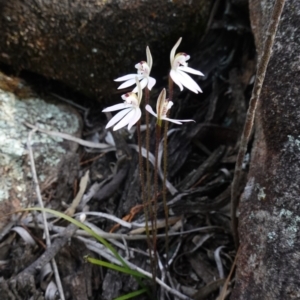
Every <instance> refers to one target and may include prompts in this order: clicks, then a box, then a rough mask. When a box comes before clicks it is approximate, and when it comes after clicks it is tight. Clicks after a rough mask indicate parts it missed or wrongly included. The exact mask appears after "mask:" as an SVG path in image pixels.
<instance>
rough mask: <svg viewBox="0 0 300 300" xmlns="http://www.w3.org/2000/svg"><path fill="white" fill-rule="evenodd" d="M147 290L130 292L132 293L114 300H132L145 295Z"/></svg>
mask: <svg viewBox="0 0 300 300" xmlns="http://www.w3.org/2000/svg"><path fill="white" fill-rule="evenodd" d="M147 292H148V290H147V289H141V290H138V291H135V292H132V293H129V294H126V295H124V296H121V297H118V298H116V299H114V300H126V299H132V298H134V297H137V296H139V295H142V294H144V293H147Z"/></svg>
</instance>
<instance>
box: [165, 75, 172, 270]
mask: <svg viewBox="0 0 300 300" xmlns="http://www.w3.org/2000/svg"><path fill="white" fill-rule="evenodd" d="M173 87H174V85H173V80H172V78H171V76H169V101H172V98H173ZM167 114H168V113H167ZM164 123H165V128H164V149H163V152H164V156H163V161H164V169H163V172H164V177H163V178H164V179H163V205H164V212H165V219H166V227H165V228H166V230H165V233H166V241H165V248H166V262H167V264H166V266H167V267H168V261H169V259H168V253H169V236H168V231H169V210H168V205H167V185H166V180H167V168H168V127H169V122H168V121H165V122H164Z"/></svg>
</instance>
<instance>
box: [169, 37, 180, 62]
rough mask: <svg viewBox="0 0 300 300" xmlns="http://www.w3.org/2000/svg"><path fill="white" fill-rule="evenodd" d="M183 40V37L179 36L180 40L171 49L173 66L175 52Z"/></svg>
mask: <svg viewBox="0 0 300 300" xmlns="http://www.w3.org/2000/svg"><path fill="white" fill-rule="evenodd" d="M181 40H182V38H179V40H178V41H177V43H176V44H175V45H174V47H173V48H172V50H171V53H170V63H171V67H172V64H173V60H174V57H175V52H176V50H177V48H178V46H179V45H180V43H181Z"/></svg>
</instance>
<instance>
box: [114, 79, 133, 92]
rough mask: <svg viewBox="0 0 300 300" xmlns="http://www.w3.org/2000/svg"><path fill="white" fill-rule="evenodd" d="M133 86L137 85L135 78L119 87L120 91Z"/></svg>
mask: <svg viewBox="0 0 300 300" xmlns="http://www.w3.org/2000/svg"><path fill="white" fill-rule="evenodd" d="M133 84H135V77H134V78H132V79H129V80H127V81H125V82H123V83H122V84H121V85H120V86H119V87H118V90H120V89H124V88H127V87H129V86H131V85H133Z"/></svg>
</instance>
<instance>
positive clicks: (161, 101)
mask: <svg viewBox="0 0 300 300" xmlns="http://www.w3.org/2000/svg"><path fill="white" fill-rule="evenodd" d="M166 94H167V93H166V89H163V90H162V91H161V92H160V94H159V96H158V98H157V101H156V113H157V115H158V116H159V118H160V119H161V117H162V114H163V111H164V106H165V101H166Z"/></svg>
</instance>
